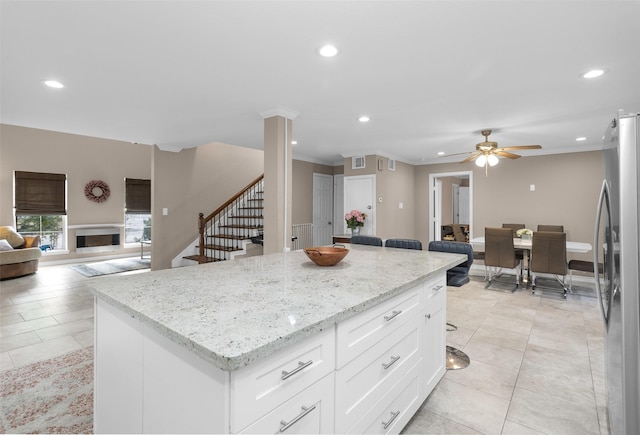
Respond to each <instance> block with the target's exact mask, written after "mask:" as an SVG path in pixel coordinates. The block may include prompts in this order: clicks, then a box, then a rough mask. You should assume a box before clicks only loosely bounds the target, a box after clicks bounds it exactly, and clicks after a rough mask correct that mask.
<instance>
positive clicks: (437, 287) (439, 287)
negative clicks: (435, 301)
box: [433, 285, 444, 292]
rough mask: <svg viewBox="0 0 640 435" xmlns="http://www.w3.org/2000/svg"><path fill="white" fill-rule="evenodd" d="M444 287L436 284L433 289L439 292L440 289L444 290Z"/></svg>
mask: <svg viewBox="0 0 640 435" xmlns="http://www.w3.org/2000/svg"><path fill="white" fill-rule="evenodd" d="M442 287H444V286H442V285H439V286H436V287H434V288H433V291H434V292H439V291H440V290H442Z"/></svg>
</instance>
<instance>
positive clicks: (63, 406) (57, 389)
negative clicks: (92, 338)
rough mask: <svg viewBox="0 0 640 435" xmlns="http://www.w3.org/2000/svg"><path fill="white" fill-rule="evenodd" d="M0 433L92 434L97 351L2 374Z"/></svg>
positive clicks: (87, 351) (60, 357)
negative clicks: (94, 366) (95, 353)
mask: <svg viewBox="0 0 640 435" xmlns="http://www.w3.org/2000/svg"><path fill="white" fill-rule="evenodd" d="M0 382H1V384H0V385H1V386H0V391H1V394H0V400H1V402H2V404H1V405H0V408H1V409H2V414H1V415H0V433H92V432H93V347H90V348H87V349H81V350H78V351H75V352H71V353H68V354H66V355H62V356H59V357H57V358H52V359H49V360H45V361H41V362H37V363H34V364H30V365H28V366H24V367H19V368H16V369H11V370H6V371H3V372H1V373H0Z"/></svg>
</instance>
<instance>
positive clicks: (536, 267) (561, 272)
mask: <svg viewBox="0 0 640 435" xmlns="http://www.w3.org/2000/svg"><path fill="white" fill-rule="evenodd" d="M537 273H548V274H551V275H553V276H554V277H555V279H556V281H557V282H558V283H559V284H560V285H561V286H562V295H563V296H564V298H565V299H566V298H567V286H566V285H565V283H564V280H565V276H566V275H567V235H566V234H565V233H559V232H555V231H536V232H534V233H533V239H532V242H531V293H532V294H535V292H536V274H537ZM560 277H562V279H560ZM545 288H547V287H545ZM548 288H551V287H548Z"/></svg>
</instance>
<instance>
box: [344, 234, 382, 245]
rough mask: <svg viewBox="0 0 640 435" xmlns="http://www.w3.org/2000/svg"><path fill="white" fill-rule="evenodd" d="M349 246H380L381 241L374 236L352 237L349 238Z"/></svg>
mask: <svg viewBox="0 0 640 435" xmlns="http://www.w3.org/2000/svg"><path fill="white" fill-rule="evenodd" d="M351 244H352V245H370V246H382V239H381V238H380V237H376V236H353V237H351Z"/></svg>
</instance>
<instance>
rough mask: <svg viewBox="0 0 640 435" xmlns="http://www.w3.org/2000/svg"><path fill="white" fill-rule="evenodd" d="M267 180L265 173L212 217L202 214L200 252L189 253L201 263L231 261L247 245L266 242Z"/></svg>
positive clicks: (243, 250) (200, 219)
mask: <svg viewBox="0 0 640 435" xmlns="http://www.w3.org/2000/svg"><path fill="white" fill-rule="evenodd" d="M263 181H264V175H261V176H260V177H258V178H257V179H255V180H254V181H252V182H251V183H250V184H249V185H248V186H247V187H245V188H244V189H243V190H241V191H240V192H238V193H237V194H236V195H235V196H234V197H233V198H231V199H229V200H228V201H227V202H225V203H224V204H223V205H221V206H220V207H218V209H216V210H215V211H214V212H213V213H211V214H210V215H209V216H206V217H205V216H204V214H203V213H200V215H199V217H198V231H199V233H200V237H199V243H198V246H197V248H198V254H196V255H190V256H185V257H184V258H185V259H187V260H193V261H197V262H198V264H202V263H211V262H214V261H224V260H231V259H232V258H233V257H234V256H235V255H240V254H244V253H245V252H246V246H247V245H248V244H249V243H252V238H253V239H254V241H256V242H261V241H262V231H263V214H262V210H263V201H264V198H263V195H264V192H263Z"/></svg>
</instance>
